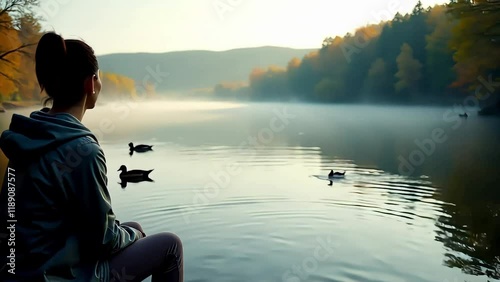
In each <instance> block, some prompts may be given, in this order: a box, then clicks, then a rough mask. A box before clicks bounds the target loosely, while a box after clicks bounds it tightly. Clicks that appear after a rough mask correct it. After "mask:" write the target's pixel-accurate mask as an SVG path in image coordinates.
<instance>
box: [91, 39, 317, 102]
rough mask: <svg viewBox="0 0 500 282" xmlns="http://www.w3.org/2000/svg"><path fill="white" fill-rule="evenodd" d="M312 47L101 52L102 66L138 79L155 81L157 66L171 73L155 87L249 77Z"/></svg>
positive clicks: (179, 87)
mask: <svg viewBox="0 0 500 282" xmlns="http://www.w3.org/2000/svg"><path fill="white" fill-rule="evenodd" d="M311 51H313V50H309V49H291V48H282V47H268V46H266V47H256V48H243V49H233V50H228V51H201V50H195V51H176V52H168V53H161V54H152V53H129V54H109V55H103V56H99V58H98V59H99V65H100V68H101V69H102V70H103V71H105V72H111V73H118V74H121V75H125V76H127V77H130V78H132V79H134V80H136V81H139V82H140V81H142V80H143V79H144V78H148V77H150V82H152V83H155V82H157V81H155V79H154V75H152V74H151V72H153V73H154V72H155V71H156V70H157V69H158V70H159V71H160V72H162V73H168V74H169V75H168V77H166V78H165V76H163V77H161V76H160V79H159V80H158V83H157V87H156V91H157V92H158V93H161V92H166V91H178V90H188V89H197V88H212V87H213V86H214V85H216V84H218V83H220V82H224V81H248V77H249V73H250V72H251V71H252V69H254V68H257V67H266V66H269V65H277V66H286V65H287V64H288V62H289V61H290V59H291V58H293V57H298V58H302V57H303V56H304V55H306V54H307V53H309V52H311Z"/></svg>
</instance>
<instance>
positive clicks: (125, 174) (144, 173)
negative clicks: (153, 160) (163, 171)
mask: <svg viewBox="0 0 500 282" xmlns="http://www.w3.org/2000/svg"><path fill="white" fill-rule="evenodd" d="M118 171H121V173H120V178H121V179H122V180H126V181H129V182H132V181H141V180H150V178H149V174H150V173H151V172H152V171H153V169H150V170H140V169H134V170H129V171H127V167H126V166H124V165H122V166H121V167H120V168H119V169H118Z"/></svg>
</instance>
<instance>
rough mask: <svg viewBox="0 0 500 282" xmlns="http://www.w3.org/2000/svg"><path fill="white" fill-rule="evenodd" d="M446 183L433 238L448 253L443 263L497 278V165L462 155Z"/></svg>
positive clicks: (499, 238) (499, 212)
mask: <svg viewBox="0 0 500 282" xmlns="http://www.w3.org/2000/svg"><path fill="white" fill-rule="evenodd" d="M455 164H456V167H455V168H454V169H453V170H452V175H451V177H450V179H449V181H448V183H447V184H446V185H445V187H446V189H445V192H444V194H443V195H442V197H443V200H445V201H446V202H449V203H453V205H448V206H444V207H443V211H444V212H445V213H446V214H447V216H442V217H440V218H439V219H438V221H437V223H436V226H437V227H438V228H439V230H437V231H436V233H437V235H436V240H437V241H439V242H442V243H443V245H444V246H445V248H446V250H447V253H446V254H445V260H444V264H445V265H446V266H448V267H451V268H460V269H462V271H463V272H464V273H466V274H470V275H476V276H482V275H485V276H487V277H489V278H493V279H500V201H499V191H498V190H497V189H498V184H499V183H500V181H499V180H500V176H499V174H498V169H497V168H496V165H490V166H487V165H486V164H485V162H481V163H479V162H477V163H475V162H474V158H472V157H471V158H467V156H464V155H461V156H459V159H456V160H455Z"/></svg>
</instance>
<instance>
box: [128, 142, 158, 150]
mask: <svg viewBox="0 0 500 282" xmlns="http://www.w3.org/2000/svg"><path fill="white" fill-rule="evenodd" d="M128 146H129V148H130V151H131V152H133V151H135V152H146V151H152V150H153V145H143V144H140V145H137V146H134V143H132V142H130V143H128Z"/></svg>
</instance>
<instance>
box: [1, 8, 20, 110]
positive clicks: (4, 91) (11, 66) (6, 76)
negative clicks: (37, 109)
mask: <svg viewBox="0 0 500 282" xmlns="http://www.w3.org/2000/svg"><path fill="white" fill-rule="evenodd" d="M11 20H12V19H11V18H10V16H9V15H8V14H7V13H5V14H2V15H0V21H2V22H3V21H11ZM20 45H21V42H20V40H19V38H18V35H17V32H16V31H15V30H14V29H5V28H1V29H0V56H1V55H3V54H4V53H5V52H7V51H9V50H12V49H15V48H17V47H19V46H20ZM3 59H4V60H2V61H0V95H1V97H2V99H4V100H8V99H10V96H11V95H12V94H13V93H15V92H17V91H18V88H17V86H16V85H15V83H14V82H13V80H15V79H17V77H18V76H19V74H18V72H17V70H16V67H17V66H19V64H20V61H21V55H20V54H19V53H18V52H15V53H11V54H8V55H6V56H5V57H3Z"/></svg>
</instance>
